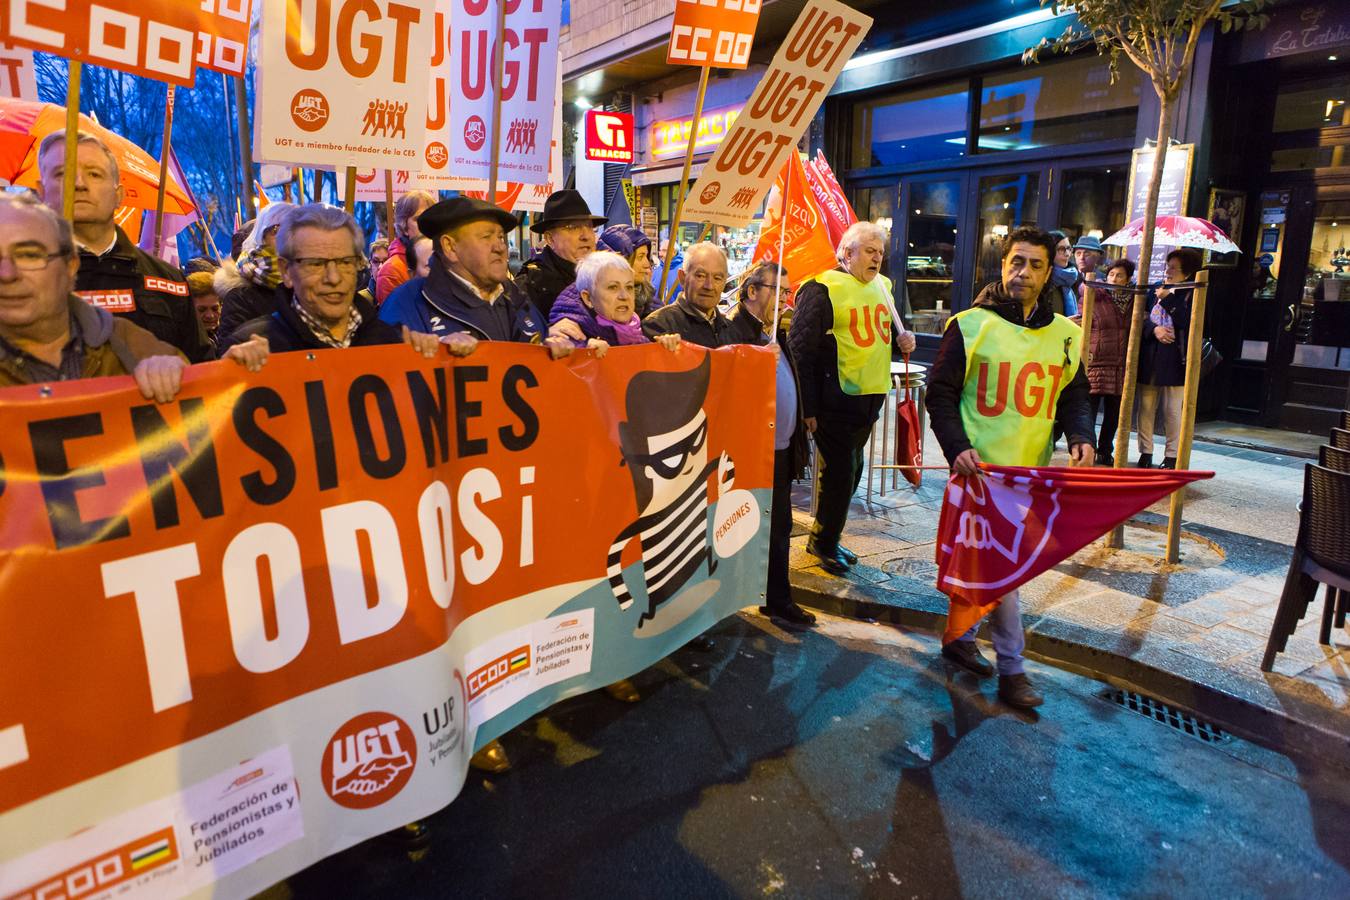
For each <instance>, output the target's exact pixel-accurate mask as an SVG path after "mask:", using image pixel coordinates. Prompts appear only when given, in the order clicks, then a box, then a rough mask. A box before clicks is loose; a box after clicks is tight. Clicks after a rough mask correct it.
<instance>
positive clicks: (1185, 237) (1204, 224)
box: [1102, 216, 1238, 253]
mask: <svg viewBox="0 0 1350 900" xmlns="http://www.w3.org/2000/svg"><path fill="white" fill-rule="evenodd" d="M1143 237H1144V219H1143V218H1142V217H1141V218H1138V219H1135V220H1134V221H1133V222H1131V223H1130V224H1128V225H1126V226H1125V227H1124V228H1122V229H1120V230H1119V231H1117V232H1116V233H1115V234H1113V235H1111V236H1110V237H1109V238H1104V239H1103V240H1102V243H1103V244H1111V245H1113V246H1116V247H1137V246H1139V244H1140V243H1142V241H1143ZM1153 242H1154V243H1155V244H1158V245H1161V246H1164V247H1194V248H1196V249H1197V250H1209V251H1210V252H1212V253H1236V252H1237V249H1238V246H1237V244H1234V243H1233V242H1232V241H1231V240H1229V238H1228V235H1226V234H1224V233H1223V231H1222V229H1220V228H1219V226H1217V225H1215V224H1214V223H1213V222H1211V221H1209V220H1208V219H1198V218H1195V217H1193V216H1158V218H1157V221H1156V222H1155V223H1154V226H1153Z"/></svg>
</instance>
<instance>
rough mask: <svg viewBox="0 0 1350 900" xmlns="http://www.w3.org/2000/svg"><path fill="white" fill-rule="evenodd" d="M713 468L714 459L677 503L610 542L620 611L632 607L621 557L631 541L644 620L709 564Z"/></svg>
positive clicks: (611, 576)
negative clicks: (638, 556) (643, 594)
mask: <svg viewBox="0 0 1350 900" xmlns="http://www.w3.org/2000/svg"><path fill="white" fill-rule="evenodd" d="M716 469H717V460H712V461H711V462H709V463H708V465H707V467H706V468H705V469H704V470H703V472H702V473H701V474H700V475H699V477H698V478H697V479H695V481H694V483H693V484H691V485H690V486H689V489H688V490H686V491H685V492H684V493H683V494H681V495H680V497H679V498H678V499H677V500H675V501H674V502H673V503H671V504H670V505H669V506H667V507H666V508H665V509H662V510H659V511H657V512H654V513H651V514H650V515H646V516H643V517H642V518H640V519H638V520H637V521H636V522H634V523H633V524H631V525H629V526H628V527H627V528H625V529H624V530H623V531H621V532H620V533H619V536H618V537H616V538H615V539H614V543H613V544H612V545H611V546H610V548H609V565H608V574H609V586H610V589H611V590H612V591H613V592H614V598H615V599H616V600H618V601H619V608H620V609H627V608H628V607H629V606H631V605H632V604H633V595H632V593H631V592H630V591H629V590H628V585H627V584H626V583H625V582H624V579H623V563H622V562H621V561H620V557H621V556H622V554H623V548H624V547H626V546H627V545H628V542H629V541H631V540H632V539H633V538H634V537H636V538H637V539H638V544H639V546H640V547H641V550H642V560H641V563H640V565H641V571H642V573H643V579H644V581H645V582H646V586H647V612H646V613H644V614H643V616H642V618H643V619H650V618H652V617H653V616H654V614H655V613H656V608H657V607H658V606H660V605H661V604H662V603H664V602H666V601H667V600H669V599H670V598H671V597H673V596H675V594H676V593H677V592H678V591H679V590H680V588H682V587H683V586H684V585H685V583H686V582H688V581H689V579H690V578H691V577H693V575H694V573H695V572H696V571H698V568H699V566H700V565H702V564H703V563H705V562H708V561H709V557H710V550H709V548H708V476H709V475H710V474H712V473H713V472H714V471H716ZM709 569H710V571H711V565H710V566H709Z"/></svg>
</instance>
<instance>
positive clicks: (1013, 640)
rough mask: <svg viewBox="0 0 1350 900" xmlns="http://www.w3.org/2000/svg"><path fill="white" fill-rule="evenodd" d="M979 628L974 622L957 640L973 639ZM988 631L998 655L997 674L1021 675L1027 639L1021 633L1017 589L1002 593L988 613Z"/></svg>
mask: <svg viewBox="0 0 1350 900" xmlns="http://www.w3.org/2000/svg"><path fill="white" fill-rule="evenodd" d="M979 629H980V625H979V623H978V622H976V623H975V624H974V625H972V626H971V629H970V630H969V631H967V632H966V633H965V634H963V635H961V636H960V637H959V638H957V640H958V641H973V640H975V632H977V631H979ZM989 631H990V636H991V637H993V639H994V653H995V654H997V656H998V674H1000V675H1021V674H1022V673H1023V672H1024V671H1025V670H1026V667H1025V666H1024V665H1023V663H1022V649H1023V648H1024V647H1025V646H1026V643H1027V640H1026V635H1024V634H1023V633H1022V609H1021V604H1020V602H1019V598H1018V594H1017V591H1012V592H1011V593H1007V594H1004V595H1003V601H1002V602H1001V603H999V605H998V606H997V607H995V608H994V611H993V612H991V613H990V614H989Z"/></svg>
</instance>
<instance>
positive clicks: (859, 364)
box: [788, 222, 915, 575]
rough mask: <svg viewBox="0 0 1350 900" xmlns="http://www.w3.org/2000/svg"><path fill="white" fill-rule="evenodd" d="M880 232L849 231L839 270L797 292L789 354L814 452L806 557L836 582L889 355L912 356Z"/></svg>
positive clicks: (845, 560) (847, 561) (846, 557)
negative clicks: (815, 483)
mask: <svg viewBox="0 0 1350 900" xmlns="http://www.w3.org/2000/svg"><path fill="white" fill-rule="evenodd" d="M886 240H887V235H886V232H885V230H883V229H882V228H881V227H880V226H878V225H874V224H873V223H871V222H856V223H854V224H853V225H850V226H849V228H848V230H847V231H845V232H844V236H843V237H842V238H841V239H840V241H839V248H838V251H839V252H838V257H839V262H840V266H839V268H838V269H834V270H832V271H829V272H825V273H823V274H821V275H818V276H817V277H815V278H812V279H809V280H807V281H806V282H805V283H803V284H802V286H801V287H800V288H799V289H798V290H797V305H796V312H795V315H794V316H793V318H792V328H791V330H790V331H789V332H788V347H789V349H790V350H791V352H792V357H793V360H794V361H795V362H796V364H797V378H798V381H799V384H800V389H801V406H802V416H803V421H804V422H805V424H806V429H807V431H809V432H810V433H812V434H813V435H814V436H815V441H816V449H817V450H818V451H820V459H821V468H820V474H819V478H820V481H819V498H818V500H817V503H816V521H815V525H814V526H813V527H812V529H811V538H810V540H809V541H808V542H807V545H806V549H807V551H808V552H810V553H812V554H814V555H815V556H818V557H819V558H820V565H821V568H823V569H825V571H827V572H830V573H832V574H835V575H842V574H844V573H845V572H847V571H848V568H849V566H851V565H853V564H854V563H855V562H857V559H858V558H857V556H856V555H854V554H853V553H852V552H851V551H849V550H848V549H846V548H845V547H843V546H841V545H840V543H839V538H840V536H841V535H842V534H843V531H844V521H845V520H846V519H847V518H848V505H849V502H850V501H851V500H852V499H853V494H854V492H855V491H856V490H857V489H858V482H859V480H860V479H861V478H862V467H863V447H865V446H866V444H867V440H868V437H869V436H870V435H871V433H872V426H873V425H874V424H875V423H876V420H877V416H878V415H880V413H881V408H882V404H883V403H884V402H885V400H886V395H887V394H888V393H889V392H890V390H891V348H892V346H895V347H897V348H899V350H900V351H901V352H902V353H909V352H911V351H912V350H913V349H914V343H915V341H914V335H913V334H911V333H910V332H908V331H906V330H905V327H904V323H903V322H899V321H897V320H896V316H897V313H896V311H895V302H894V299H893V297H892V294H891V281H890V279H889V278H887V277H886V276H884V275H881V274H879V273H880V270H881V261H882V258H883V256H884V255H885V248H886Z"/></svg>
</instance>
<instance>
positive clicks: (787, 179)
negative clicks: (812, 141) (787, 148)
mask: <svg viewBox="0 0 1350 900" xmlns="http://www.w3.org/2000/svg"><path fill="white" fill-rule="evenodd" d="M792 152H793V153H796V152H797V149H796V147H793V149H792ZM792 169H793V166H792V157H790V156H789V157H788V160H787V172H785V173H784V174H783V215H782V218H780V219H779V220H778V278H777V279H776V281H775V283H776V285H777V287H775V288H774V291H773V332H772V333H771V334H770V335H769V340H770V341H773V342H774V343H777V342H778V301H779V299H780V297H781V296H782V293H783V277H784V276H785V275H786V274H787V266H785V265H784V264H783V246H784V244H785V243H786V242H787V216H788V192H789V191H790V190H791V189H792Z"/></svg>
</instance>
